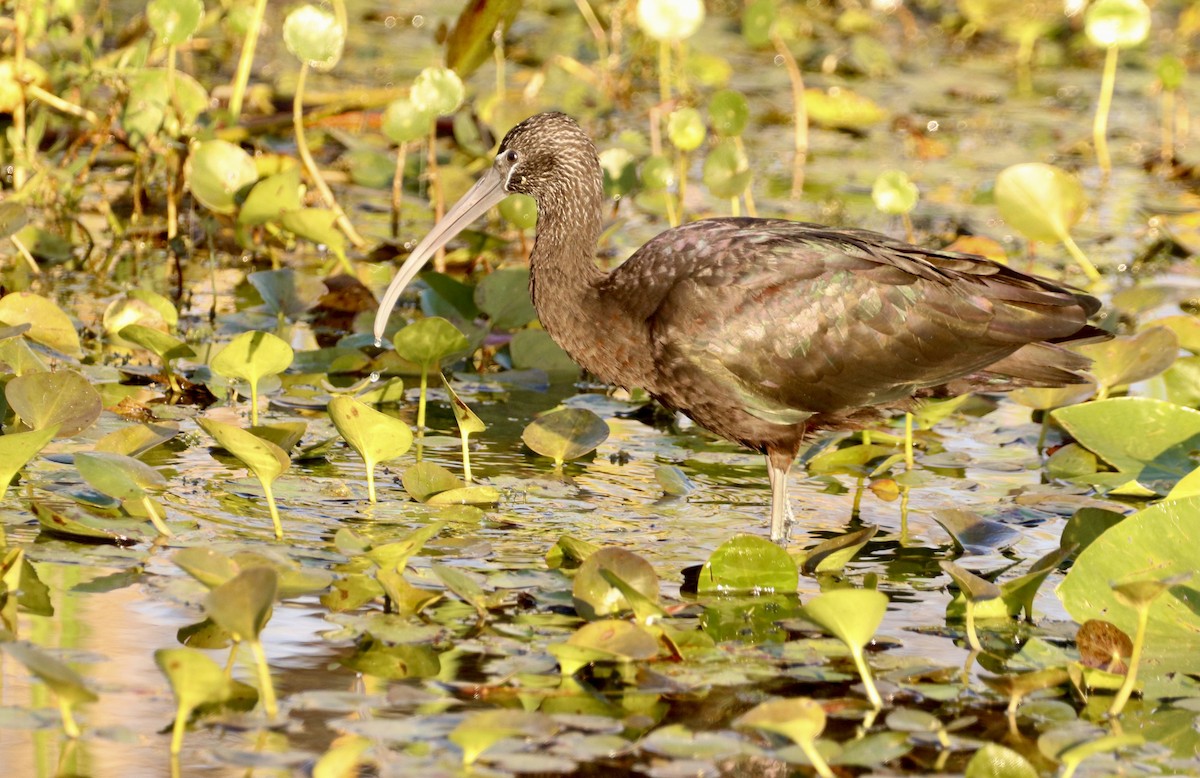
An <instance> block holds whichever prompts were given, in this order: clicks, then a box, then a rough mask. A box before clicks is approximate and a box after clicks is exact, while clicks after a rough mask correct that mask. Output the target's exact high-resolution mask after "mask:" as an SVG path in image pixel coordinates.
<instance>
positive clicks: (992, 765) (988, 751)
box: [965, 743, 1038, 778]
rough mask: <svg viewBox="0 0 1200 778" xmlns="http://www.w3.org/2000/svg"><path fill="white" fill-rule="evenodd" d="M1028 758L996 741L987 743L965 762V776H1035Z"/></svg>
mask: <svg viewBox="0 0 1200 778" xmlns="http://www.w3.org/2000/svg"><path fill="white" fill-rule="evenodd" d="M1037 776H1038V771H1037V770H1036V769H1035V768H1034V766H1033V765H1031V764H1030V763H1029V760H1028V759H1026V758H1025V757H1023V756H1021V755H1020V754H1018V753H1017V752H1016V751H1013V750H1012V749H1010V748H1005V747H1004V746H1002V745H999V744H998V743H987V744H985V745H984V746H983V748H981V749H979V750H978V751H976V752H975V755H974V756H972V757H971V761H970V762H967V768H966V771H965V778H1037Z"/></svg>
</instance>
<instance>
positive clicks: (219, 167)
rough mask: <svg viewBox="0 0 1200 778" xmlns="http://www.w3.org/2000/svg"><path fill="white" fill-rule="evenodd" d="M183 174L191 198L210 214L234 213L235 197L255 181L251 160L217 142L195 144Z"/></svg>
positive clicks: (234, 149)
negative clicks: (210, 212)
mask: <svg viewBox="0 0 1200 778" xmlns="http://www.w3.org/2000/svg"><path fill="white" fill-rule="evenodd" d="M183 171H184V172H183V175H184V178H185V179H186V180H187V183H188V188H189V189H190V190H191V192H192V196H193V197H195V198H196V199H197V200H198V201H199V202H200V204H201V205H203V206H204V207H205V208H208V209H209V210H210V211H212V212H213V213H233V212H234V210H235V209H236V208H237V205H236V198H237V196H238V194H239V193H241V192H242V190H245V189H248V188H249V187H250V186H251V185H252V184H253V183H254V182H255V181H257V180H258V168H257V167H255V165H254V159H253V158H252V157H251V156H250V155H249V154H248V153H247V152H246V151H245V150H244V149H242V147H241V146H236V145H234V144H232V143H230V142H229V141H224V140H219V139H214V140H206V141H200V142H199V143H196V144H195V145H194V146H193V147H192V150H191V153H190V154H189V155H188V159H187V163H186V164H185V165H184V168H183Z"/></svg>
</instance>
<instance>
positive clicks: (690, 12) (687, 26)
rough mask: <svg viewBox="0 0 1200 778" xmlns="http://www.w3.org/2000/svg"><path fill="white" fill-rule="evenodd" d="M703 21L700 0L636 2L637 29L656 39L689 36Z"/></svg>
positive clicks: (702, 9) (669, 39)
mask: <svg viewBox="0 0 1200 778" xmlns="http://www.w3.org/2000/svg"><path fill="white" fill-rule="evenodd" d="M703 22H704V3H703V2H701V0H639V2H638V4H637V25H638V29H640V30H641V31H642V32H643V33H645V34H646V36H647V37H649V38H652V39H653V40H656V41H662V42H664V43H666V42H675V41H681V40H684V39H685V38H690V37H692V35H694V34H695V33H696V30H699V29H700V25H701V24H702V23H703Z"/></svg>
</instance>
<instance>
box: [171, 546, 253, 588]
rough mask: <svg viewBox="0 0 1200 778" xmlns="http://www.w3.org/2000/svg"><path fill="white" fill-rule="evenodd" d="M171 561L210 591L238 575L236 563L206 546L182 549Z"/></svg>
mask: <svg viewBox="0 0 1200 778" xmlns="http://www.w3.org/2000/svg"><path fill="white" fill-rule="evenodd" d="M171 561H172V562H174V563H175V564H176V565H177V566H178V567H179V568H180V569H182V570H183V571H184V572H185V573H187V574H188V575H190V576H191V577H193V578H195V579H196V580H197V581H199V582H200V583H202V584H204V585H205V586H207V587H208V588H209V589H215V588H216V587H218V586H220V585H221V584H223V583H225V582H226V581H228V580H230V579H231V578H233V577H234V576H236V575H237V574H238V565H237V563H236V562H234V561H233V560H232V559H230V558H229V557H227V556H225V555H224V554H220V553H217V552H216V551H213V550H212V549H211V548H208V547H206V546H192V547H190V548H184V549H180V550H179V551H177V552H175V556H173V557H171Z"/></svg>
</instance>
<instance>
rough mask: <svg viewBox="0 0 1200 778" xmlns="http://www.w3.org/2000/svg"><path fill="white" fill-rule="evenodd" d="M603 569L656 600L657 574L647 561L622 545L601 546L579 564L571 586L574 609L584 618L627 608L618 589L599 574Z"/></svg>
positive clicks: (627, 602) (623, 597) (597, 617)
mask: <svg viewBox="0 0 1200 778" xmlns="http://www.w3.org/2000/svg"><path fill="white" fill-rule="evenodd" d="M605 572H607V573H609V574H611V575H614V576H616V577H617V578H619V579H621V580H622V581H623V582H624V583H625V584H627V585H628V586H630V587H632V588H633V589H634V590H636V591H637V592H639V593H641V595H642V596H644V597H645V598H647V599H648V600H650V601H651V602H657V601H658V575H657V574H656V573H655V572H654V568H653V567H651V566H650V563H649V562H647V561H646V560H645V559H643V558H642V557H640V556H638V555H637V554H635V553H633V552H632V551H626V550H625V549H623V548H602V549H600V550H598V551H596V552H595V553H594V554H591V555H589V556H588V558H587V559H586V560H584V562H583V564H582V565H580V566H579V569H578V570H577V571H576V572H575V580H574V582H573V584H572V587H571V599H572V600H573V601H574V603H575V612H576V613H578V614H579V615H580V616H582V617H583V618H585V619H587V620H588V621H595V620H597V619H600V618H604V617H606V616H612V615H614V614H618V613H621V612H622V611H627V610H629V609H630V607H631V606H630V603H629V600H628V599H626V597H625V595H624V594H622V592H621V590H620V589H619V588H618V587H616V586H614V585H612V584H611V583H609V581H608V580H607V579H606V577H605V576H604V575H603V573H605Z"/></svg>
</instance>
